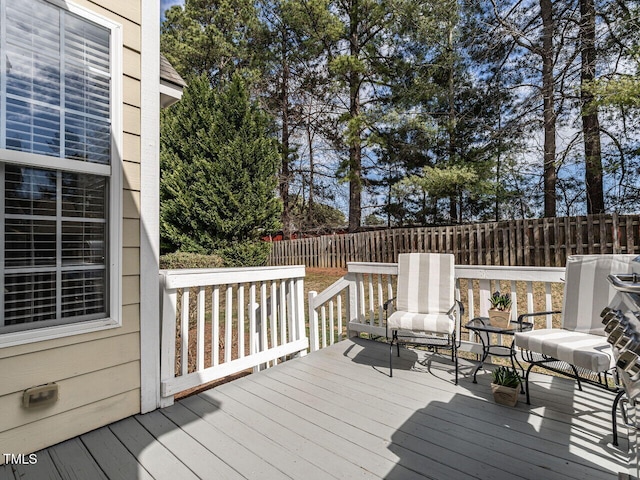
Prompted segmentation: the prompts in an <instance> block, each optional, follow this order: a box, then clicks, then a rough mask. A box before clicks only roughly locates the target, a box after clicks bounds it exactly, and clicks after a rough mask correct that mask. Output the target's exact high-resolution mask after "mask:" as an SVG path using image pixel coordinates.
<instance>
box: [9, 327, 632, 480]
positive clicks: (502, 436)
mask: <svg viewBox="0 0 640 480" xmlns="http://www.w3.org/2000/svg"><path fill="white" fill-rule="evenodd" d="M401 357H402V359H401V360H399V361H394V377H393V378H389V377H388V376H387V373H388V346H387V345H385V344H381V343H376V342H372V341H368V340H359V339H356V340H346V341H343V342H339V343H336V344H335V345H333V346H331V347H328V348H325V349H322V350H320V351H318V352H314V353H312V354H310V355H307V356H306V357H303V358H298V359H294V360H291V361H288V362H285V363H283V364H280V365H277V366H276V367H274V368H270V369H268V370H266V371H263V372H259V373H256V374H253V375H249V376H248V377H245V378H242V379H240V380H236V381H234V382H231V383H228V384H226V385H222V386H220V387H217V388H215V389H213V390H209V391H207V392H204V393H201V394H199V395H197V396H193V397H189V398H186V399H184V400H181V401H179V402H177V403H176V404H175V405H173V406H171V407H168V408H166V409H163V410H158V411H155V412H152V413H149V414H145V415H137V416H135V417H131V418H128V419H125V420H122V421H120V422H118V423H115V424H112V425H109V426H107V427H104V428H101V429H99V430H95V431H93V432H90V433H88V434H85V435H82V436H81V437H78V438H75V439H72V440H69V441H67V442H64V443H61V444H59V445H56V446H53V447H51V448H49V449H46V450H43V451H40V452H37V455H38V463H37V464H35V465H15V466H9V465H5V466H2V467H0V479H3V480H4V479H7V480H13V479H18V478H19V479H21V480H29V479H37V480H40V479H42V478H50V479H67V478H81V479H84V478H91V479H100V478H102V479H105V478H107V479H126V480H132V479H150V478H154V479H168V480H175V479H180V480H186V479H191V478H202V479H219V478H255V479H281V478H294V479H303V478H304V479H305V480H308V479H326V478H343V479H354V478H362V479H364V478H367V479H368V478H371V479H374V478H385V479H412V478H431V479H441V480H450V479H453V480H456V479H466V478H481V479H487V480H496V479H520V478H526V479H535V480H540V479H544V480H554V479H557V480H566V479H576V480H588V479H614V478H617V474H618V472H620V471H625V469H626V462H627V457H626V452H625V451H624V449H626V447H627V438H626V432H625V429H624V427H622V428H621V429H620V430H621V437H622V438H621V442H620V448H621V449H622V450H620V449H617V448H613V447H611V446H610V445H609V443H608V442H610V441H611V424H610V419H609V409H610V405H611V400H612V396H611V395H610V394H608V393H607V392H604V391H601V390H597V389H593V388H590V387H588V386H586V387H585V390H584V391H583V392H580V391H578V390H577V388H575V384H574V382H572V381H569V380H565V379H561V378H557V377H550V376H543V375H534V376H535V378H534V380H533V381H532V382H531V384H532V387H531V396H532V405H531V406H528V405H526V404H525V403H524V397H523V396H521V401H520V403H519V404H518V406H517V407H515V408H510V407H504V406H500V405H496V404H495V403H494V402H493V399H492V398H491V391H490V387H489V383H490V381H491V380H490V375H489V374H488V372H485V374H482V372H480V373H481V374H480V375H479V376H478V384H473V383H472V381H471V375H470V374H471V372H472V362H469V361H464V360H463V361H461V380H460V384H459V385H458V386H455V385H453V383H452V381H451V380H452V378H453V367H452V364H451V362H450V360H448V358H447V356H446V355H427V356H426V357H425V356H424V355H423V354H422V353H420V359H422V360H421V362H420V363H422V364H420V363H416V360H417V359H418V355H417V354H416V352H415V351H413V350H401Z"/></svg>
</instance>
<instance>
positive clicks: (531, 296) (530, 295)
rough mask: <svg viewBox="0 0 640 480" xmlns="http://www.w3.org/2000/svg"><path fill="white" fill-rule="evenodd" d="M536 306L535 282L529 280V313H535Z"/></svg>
mask: <svg viewBox="0 0 640 480" xmlns="http://www.w3.org/2000/svg"><path fill="white" fill-rule="evenodd" d="M534 310H535V307H534V305H533V282H532V281H528V282H527V313H533V312H534Z"/></svg>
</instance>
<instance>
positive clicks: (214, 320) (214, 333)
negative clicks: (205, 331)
mask: <svg viewBox="0 0 640 480" xmlns="http://www.w3.org/2000/svg"><path fill="white" fill-rule="evenodd" d="M219 338H220V287H219V286H218V285H216V286H214V287H213V292H211V344H212V345H211V365H212V366H217V365H218V364H219V363H220V344H219V342H218V339H219Z"/></svg>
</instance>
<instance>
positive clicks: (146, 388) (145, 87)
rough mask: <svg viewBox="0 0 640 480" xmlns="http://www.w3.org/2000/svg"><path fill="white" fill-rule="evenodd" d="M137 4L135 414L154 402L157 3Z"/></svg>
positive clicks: (157, 340) (157, 222)
mask: <svg viewBox="0 0 640 480" xmlns="http://www.w3.org/2000/svg"><path fill="white" fill-rule="evenodd" d="M141 2H142V5H141V6H142V46H141V50H142V54H141V56H142V65H141V85H140V93H141V98H140V100H141V114H140V120H141V130H140V135H141V141H140V149H141V152H140V157H141V166H140V181H141V192H140V409H141V412H142V413H146V412H150V411H152V410H155V409H156V408H158V406H159V402H160V293H159V291H160V287H159V285H160V284H159V273H158V271H159V259H160V219H159V218H160V0H141Z"/></svg>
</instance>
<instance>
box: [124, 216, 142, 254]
mask: <svg viewBox="0 0 640 480" xmlns="http://www.w3.org/2000/svg"><path fill="white" fill-rule="evenodd" d="M122 246H123V247H139V246H140V222H139V221H138V220H135V219H131V218H125V219H124V220H123V221H122Z"/></svg>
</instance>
